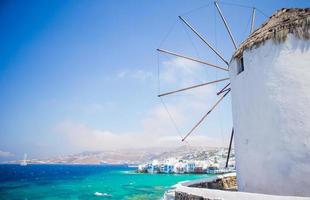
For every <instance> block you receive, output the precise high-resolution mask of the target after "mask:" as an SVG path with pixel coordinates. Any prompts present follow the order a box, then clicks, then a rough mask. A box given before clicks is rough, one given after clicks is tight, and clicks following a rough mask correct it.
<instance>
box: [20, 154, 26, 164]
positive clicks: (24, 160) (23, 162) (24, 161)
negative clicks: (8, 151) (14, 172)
mask: <svg viewBox="0 0 310 200" xmlns="http://www.w3.org/2000/svg"><path fill="white" fill-rule="evenodd" d="M20 166H27V154H24V159H23V161H22V162H21V163H20Z"/></svg>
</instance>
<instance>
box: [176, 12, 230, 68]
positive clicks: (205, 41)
mask: <svg viewBox="0 0 310 200" xmlns="http://www.w3.org/2000/svg"><path fill="white" fill-rule="evenodd" d="M179 18H180V19H181V20H182V22H183V23H184V24H185V25H186V26H187V27H189V28H190V29H191V30H192V31H193V32H194V33H195V34H196V35H197V36H198V37H199V38H200V39H201V40H202V41H203V42H204V43H205V44H206V45H207V46H208V47H209V48H210V49H211V50H212V51H213V52H214V53H215V54H216V55H217V56H218V57H220V58H221V60H222V61H223V62H225V63H226V64H227V65H229V63H228V62H227V61H226V60H225V59H224V58H223V56H221V54H220V53H219V52H218V51H217V50H215V49H214V47H212V46H211V44H210V43H209V42H208V41H207V40H206V39H204V38H203V37H202V36H201V35H200V33H198V32H197V31H196V30H195V29H194V28H193V27H192V26H191V25H190V24H189V23H188V22H187V21H186V20H185V19H183V18H182V17H181V16H179Z"/></svg>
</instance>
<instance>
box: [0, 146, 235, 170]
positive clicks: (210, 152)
mask: <svg viewBox="0 0 310 200" xmlns="http://www.w3.org/2000/svg"><path fill="white" fill-rule="evenodd" d="M215 155H216V156H217V158H218V160H219V161H221V162H222V161H223V160H225V159H226V156H227V149H226V148H215V147H212V148H209V147H194V146H182V147H179V148H174V149H168V150H161V151H159V150H152V149H137V150H115V151H88V152H82V153H78V154H71V155H63V156H57V157H51V158H44V159H39V158H31V155H28V160H27V163H28V164H97V165H100V164H111V165H124V164H127V165H135V166H137V165H140V164H143V163H149V162H152V161H153V160H160V161H165V160H167V159H171V158H174V159H177V160H184V161H185V160H192V161H208V160H210V158H212V157H214V156H215ZM233 157H234V153H232V155H231V158H232V159H233ZM21 162H22V159H21V160H14V161H7V162H2V163H3V164H19V163H21Z"/></svg>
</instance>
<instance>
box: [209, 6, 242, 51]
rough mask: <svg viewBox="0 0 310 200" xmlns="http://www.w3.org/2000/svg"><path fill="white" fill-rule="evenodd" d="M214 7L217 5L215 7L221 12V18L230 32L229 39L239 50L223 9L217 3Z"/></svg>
mask: <svg viewBox="0 0 310 200" xmlns="http://www.w3.org/2000/svg"><path fill="white" fill-rule="evenodd" d="M214 5H215V7H216V8H217V11H218V12H219V14H220V16H221V18H222V21H223V22H224V25H225V27H226V29H227V31H228V34H229V37H230V39H231V41H232V42H233V44H234V47H235V49H237V45H236V42H235V39H234V37H233V35H232V33H231V30H230V28H229V26H228V23H227V21H226V19H225V17H224V15H223V13H222V11H221V9H220V7H219V5H218V4H217V2H216V1H214Z"/></svg>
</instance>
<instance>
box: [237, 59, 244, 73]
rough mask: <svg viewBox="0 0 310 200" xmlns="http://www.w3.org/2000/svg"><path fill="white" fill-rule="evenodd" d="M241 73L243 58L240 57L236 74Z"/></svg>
mask: <svg viewBox="0 0 310 200" xmlns="http://www.w3.org/2000/svg"><path fill="white" fill-rule="evenodd" d="M243 71H244V62H243V57H242V56H241V57H240V58H239V59H238V60H237V74H240V73H241V72H243Z"/></svg>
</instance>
